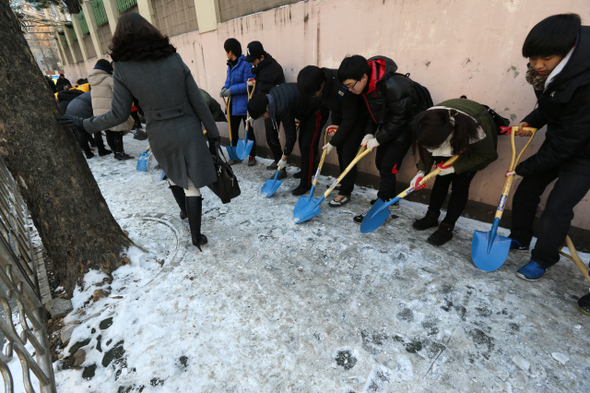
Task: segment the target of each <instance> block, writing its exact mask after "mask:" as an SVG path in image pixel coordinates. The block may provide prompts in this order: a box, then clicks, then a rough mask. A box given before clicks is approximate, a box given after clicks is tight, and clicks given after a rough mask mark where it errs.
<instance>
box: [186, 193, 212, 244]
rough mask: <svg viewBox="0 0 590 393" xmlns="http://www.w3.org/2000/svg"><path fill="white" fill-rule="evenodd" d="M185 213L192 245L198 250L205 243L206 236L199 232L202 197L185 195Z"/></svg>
mask: <svg viewBox="0 0 590 393" xmlns="http://www.w3.org/2000/svg"><path fill="white" fill-rule="evenodd" d="M185 203H186V215H187V216H188V225H189V227H190V228H191V238H192V241H193V245H195V246H197V248H198V249H199V250H200V251H203V250H201V245H202V244H207V237H206V236H205V235H203V234H202V233H201V213H202V211H203V197H200V196H198V197H186V200H185Z"/></svg>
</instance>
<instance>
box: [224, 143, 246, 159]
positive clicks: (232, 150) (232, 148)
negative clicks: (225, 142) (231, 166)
mask: <svg viewBox="0 0 590 393" xmlns="http://www.w3.org/2000/svg"><path fill="white" fill-rule="evenodd" d="M225 149H226V150H227V155H228V156H229V159H230V160H234V161H242V160H241V159H239V158H238V155H237V154H236V147H235V146H226V147H225Z"/></svg>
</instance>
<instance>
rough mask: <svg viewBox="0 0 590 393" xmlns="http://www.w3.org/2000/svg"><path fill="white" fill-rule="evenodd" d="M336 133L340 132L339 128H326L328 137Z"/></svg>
mask: <svg viewBox="0 0 590 393" xmlns="http://www.w3.org/2000/svg"><path fill="white" fill-rule="evenodd" d="M336 131H338V126H329V127H328V128H326V134H328V135H332V134H335V133H336ZM332 147H333V146H332ZM328 153H329V152H328Z"/></svg>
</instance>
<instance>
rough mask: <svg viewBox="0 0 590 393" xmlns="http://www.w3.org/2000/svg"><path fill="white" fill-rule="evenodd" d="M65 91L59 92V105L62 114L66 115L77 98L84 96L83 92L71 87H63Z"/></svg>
mask: <svg viewBox="0 0 590 393" xmlns="http://www.w3.org/2000/svg"><path fill="white" fill-rule="evenodd" d="M62 87H63V89H64V90H62V91H58V92H57V104H58V105H59V109H61V111H62V113H66V109H67V107H68V104H69V103H70V102H71V101H72V100H73V99H74V98H76V97H78V96H80V95H82V94H84V92H83V91H82V90H78V89H74V88H72V86H70V85H63V86H62Z"/></svg>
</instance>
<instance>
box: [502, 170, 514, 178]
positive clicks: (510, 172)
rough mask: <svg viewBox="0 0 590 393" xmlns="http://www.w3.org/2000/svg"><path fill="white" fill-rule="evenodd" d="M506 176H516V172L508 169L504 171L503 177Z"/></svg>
mask: <svg viewBox="0 0 590 393" xmlns="http://www.w3.org/2000/svg"><path fill="white" fill-rule="evenodd" d="M508 176H516V172H515V171H508V172H506V174H505V175H504V177H508Z"/></svg>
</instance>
